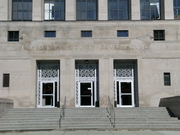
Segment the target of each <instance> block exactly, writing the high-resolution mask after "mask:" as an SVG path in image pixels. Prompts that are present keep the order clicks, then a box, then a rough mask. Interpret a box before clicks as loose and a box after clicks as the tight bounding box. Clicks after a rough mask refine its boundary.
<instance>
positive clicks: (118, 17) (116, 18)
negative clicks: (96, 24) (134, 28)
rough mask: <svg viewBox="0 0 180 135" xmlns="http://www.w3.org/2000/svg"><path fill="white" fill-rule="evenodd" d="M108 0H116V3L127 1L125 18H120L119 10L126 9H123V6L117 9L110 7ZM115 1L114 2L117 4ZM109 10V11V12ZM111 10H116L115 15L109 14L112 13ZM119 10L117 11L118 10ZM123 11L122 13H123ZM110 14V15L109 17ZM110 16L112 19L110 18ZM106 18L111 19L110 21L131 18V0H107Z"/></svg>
mask: <svg viewBox="0 0 180 135" xmlns="http://www.w3.org/2000/svg"><path fill="white" fill-rule="evenodd" d="M110 1H117V3H119V1H127V2H128V5H127V12H128V13H127V19H125V17H123V18H120V16H119V15H120V13H119V12H120V11H122V10H123V11H124V12H126V10H124V8H117V9H110ZM117 3H116V4H117ZM123 7H124V6H123ZM110 11H111V12H110ZM112 11H116V12H117V14H118V15H117V17H114V18H113V17H112V16H111V13H112ZM118 11H119V12H118ZM124 12H123V13H124ZM110 16H111V17H110ZM111 18H112V19H111ZM108 20H111V21H113V20H131V0H108Z"/></svg>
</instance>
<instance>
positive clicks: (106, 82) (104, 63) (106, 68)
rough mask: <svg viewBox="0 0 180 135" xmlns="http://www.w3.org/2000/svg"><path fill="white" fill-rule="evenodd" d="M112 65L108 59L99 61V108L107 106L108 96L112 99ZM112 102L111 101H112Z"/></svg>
mask: <svg viewBox="0 0 180 135" xmlns="http://www.w3.org/2000/svg"><path fill="white" fill-rule="evenodd" d="M112 76H113V64H112V60H109V59H108V58H104V59H99V100H100V103H99V104H100V107H107V106H108V96H109V97H110V98H111V99H113V78H112ZM112 102H113V101H112Z"/></svg>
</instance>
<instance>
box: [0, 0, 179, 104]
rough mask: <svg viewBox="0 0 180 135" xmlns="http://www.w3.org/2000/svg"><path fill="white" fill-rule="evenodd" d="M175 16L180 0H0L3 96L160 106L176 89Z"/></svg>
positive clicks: (30, 101) (21, 101) (35, 100)
mask: <svg viewBox="0 0 180 135" xmlns="http://www.w3.org/2000/svg"><path fill="white" fill-rule="evenodd" d="M179 19H180V0H1V3H0V98H8V99H13V101H14V107H15V108H49V107H52V108H55V107H60V106H62V104H63V102H64V99H65V97H66V106H67V107H107V106H108V97H110V99H111V102H112V103H113V104H114V106H115V107H157V106H158V105H159V101H160V99H161V98H164V97H170V96H177V95H180V20H179Z"/></svg>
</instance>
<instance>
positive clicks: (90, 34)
mask: <svg viewBox="0 0 180 135" xmlns="http://www.w3.org/2000/svg"><path fill="white" fill-rule="evenodd" d="M81 37H92V31H81Z"/></svg>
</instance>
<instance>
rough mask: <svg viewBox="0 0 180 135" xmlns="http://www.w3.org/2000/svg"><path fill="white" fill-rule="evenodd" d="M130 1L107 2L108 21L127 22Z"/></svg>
mask: <svg viewBox="0 0 180 135" xmlns="http://www.w3.org/2000/svg"><path fill="white" fill-rule="evenodd" d="M129 10H130V0H108V19H109V20H129V13H130V11H129Z"/></svg>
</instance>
